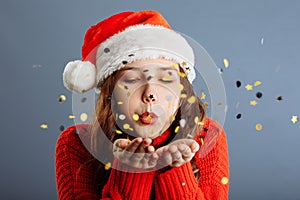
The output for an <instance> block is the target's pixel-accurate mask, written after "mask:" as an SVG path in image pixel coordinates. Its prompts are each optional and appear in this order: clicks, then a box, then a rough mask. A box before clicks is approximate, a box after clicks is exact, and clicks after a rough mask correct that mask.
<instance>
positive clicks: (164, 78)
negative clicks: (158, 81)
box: [162, 75, 172, 81]
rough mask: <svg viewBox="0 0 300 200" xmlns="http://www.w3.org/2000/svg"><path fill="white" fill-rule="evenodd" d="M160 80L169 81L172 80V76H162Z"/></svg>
mask: <svg viewBox="0 0 300 200" xmlns="http://www.w3.org/2000/svg"><path fill="white" fill-rule="evenodd" d="M162 80H163V81H171V80H172V76H170V75H167V76H164V77H163V78H162Z"/></svg>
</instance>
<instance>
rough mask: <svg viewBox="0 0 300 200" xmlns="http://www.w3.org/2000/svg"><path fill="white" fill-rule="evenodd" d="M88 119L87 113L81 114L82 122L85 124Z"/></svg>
mask: <svg viewBox="0 0 300 200" xmlns="http://www.w3.org/2000/svg"><path fill="white" fill-rule="evenodd" d="M87 118H88V115H87V114H86V113H81V115H80V120H81V121H82V122H85V121H86V120H87Z"/></svg>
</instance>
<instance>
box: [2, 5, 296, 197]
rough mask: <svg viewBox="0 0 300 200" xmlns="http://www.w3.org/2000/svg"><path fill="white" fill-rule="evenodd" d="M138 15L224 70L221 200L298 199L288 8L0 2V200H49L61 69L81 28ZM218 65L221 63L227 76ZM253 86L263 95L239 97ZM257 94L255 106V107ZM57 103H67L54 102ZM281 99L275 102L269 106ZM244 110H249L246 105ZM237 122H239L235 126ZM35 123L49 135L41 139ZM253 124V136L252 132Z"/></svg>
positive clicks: (68, 109)
mask: <svg viewBox="0 0 300 200" xmlns="http://www.w3.org/2000/svg"><path fill="white" fill-rule="evenodd" d="M142 9H155V10H158V11H160V12H161V13H162V14H163V15H164V16H165V18H166V19H167V20H168V21H169V23H170V24H171V26H172V27H173V29H175V30H178V31H180V32H183V33H185V34H187V35H189V36H190V37H192V38H194V39H195V40H197V41H198V42H199V43H200V44H201V45H202V46H203V47H204V48H205V49H206V50H207V51H208V53H209V54H210V56H211V57H212V58H213V60H214V61H215V63H216V65H217V66H218V67H220V68H222V69H223V73H222V77H223V81H224V84H225V87H226V93H227V101H228V113H227V118H226V121H225V124H224V129H225V131H226V132H227V138H228V146H229V156H230V167H231V180H230V194H229V197H230V199H232V200H239V199H243V200H248V199H249V200H252V199H273V200H276V199H289V200H291V199H299V198H300V183H299V181H300V173H299V169H300V160H299V155H298V154H299V152H300V123H296V124H293V123H292V122H291V117H292V115H298V116H300V108H299V102H300V96H299V86H300V80H299V78H298V76H299V72H300V68H299V67H300V59H299V56H298V55H299V52H300V39H299V36H300V28H299V19H300V12H299V9H300V1H296V0H294V1H283V0H282V1H277V0H273V1H271V0H270V1H266V0H260V1H259V0H254V1H240V0H236V1H233V0H227V1H216V0H210V1H202V0H193V1H192V0H189V1H174V0H165V1H161V0H152V1H141V0H135V1H133V0H132V1H124V0H115V1H99V0H97V1H96V0H94V1H74V0H65V1H54V0H52V1H40V0H35V1H34V0H26V1H21V0H19V1H16V0H9V1H3V0H2V1H1V4H0V28H1V32H0V44H1V46H0V56H1V73H0V77H1V79H0V87H1V107H0V109H1V110H0V111H1V121H0V123H1V139H0V157H1V165H0V180H1V182H0V190H1V191H0V199H57V194H56V188H55V173H54V151H55V143H56V140H57V137H58V136H59V134H60V131H59V126H60V125H64V126H65V127H67V126H69V125H71V124H72V123H73V121H72V120H70V119H69V118H68V115H69V114H71V113H72V105H71V93H70V92H68V91H67V90H66V89H65V88H64V87H63V84H62V80H61V74H62V70H63V67H64V65H65V64H66V62H68V61H69V60H75V59H80V58H81V45H82V40H83V36H84V33H85V31H86V30H87V28H88V27H89V26H90V25H93V24H95V23H97V22H98V21H100V20H102V19H104V18H106V17H108V16H110V15H112V14H114V13H117V12H120V11H126V10H133V11H137V10H142ZM262 38H263V43H262ZM223 58H228V59H229V61H230V66H229V68H225V67H224V64H223ZM237 80H240V81H241V82H242V86H241V87H240V88H237V87H236V85H235V82H236V81H237ZM257 80H259V81H261V82H262V85H260V86H258V87H254V89H253V91H247V90H246V89H245V85H246V84H248V83H249V84H253V83H254V82H255V81H257ZM258 91H260V92H262V93H263V96H262V98H261V99H258V98H256V97H255V93H256V92H258ZM60 94H65V95H66V96H67V98H68V99H67V101H66V102H64V103H58V102H57V98H58V97H59V95H60ZM280 95H281V96H282V97H283V100H282V101H277V100H276V98H277V97H278V96H280ZM251 100H257V101H258V104H257V105H256V106H255V107H254V106H251V105H249V102H250V101H251ZM238 113H241V114H242V118H241V119H236V115H237V114H238ZM42 123H46V124H48V126H49V128H48V129H47V130H43V129H41V128H40V124H42ZM256 123H261V124H262V125H263V130H262V131H256V129H255V124H256Z"/></svg>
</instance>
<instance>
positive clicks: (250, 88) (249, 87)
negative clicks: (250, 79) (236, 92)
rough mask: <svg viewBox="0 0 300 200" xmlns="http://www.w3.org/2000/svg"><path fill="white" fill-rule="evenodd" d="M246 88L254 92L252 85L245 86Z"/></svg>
mask: <svg viewBox="0 0 300 200" xmlns="http://www.w3.org/2000/svg"><path fill="white" fill-rule="evenodd" d="M245 88H246V89H247V90H248V91H249V90H253V86H252V85H250V84H247V85H246V86H245Z"/></svg>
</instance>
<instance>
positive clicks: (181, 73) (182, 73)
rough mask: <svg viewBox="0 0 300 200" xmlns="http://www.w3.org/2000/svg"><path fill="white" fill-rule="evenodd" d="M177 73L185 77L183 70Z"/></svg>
mask: <svg viewBox="0 0 300 200" xmlns="http://www.w3.org/2000/svg"><path fill="white" fill-rule="evenodd" d="M177 74H178V75H179V76H181V77H183V78H184V77H186V74H185V73H184V72H177Z"/></svg>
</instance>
